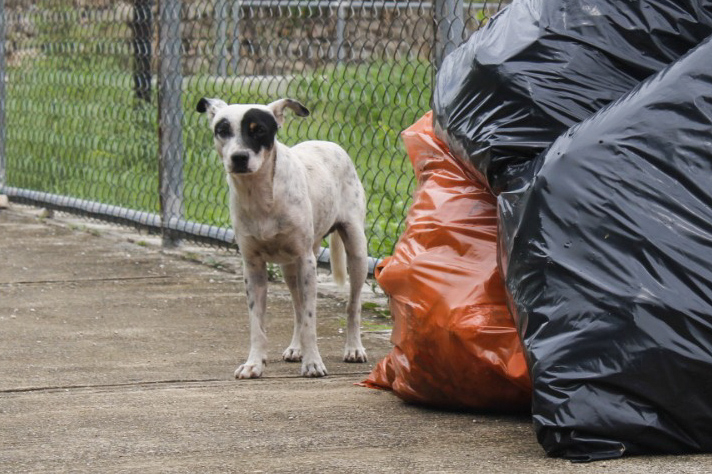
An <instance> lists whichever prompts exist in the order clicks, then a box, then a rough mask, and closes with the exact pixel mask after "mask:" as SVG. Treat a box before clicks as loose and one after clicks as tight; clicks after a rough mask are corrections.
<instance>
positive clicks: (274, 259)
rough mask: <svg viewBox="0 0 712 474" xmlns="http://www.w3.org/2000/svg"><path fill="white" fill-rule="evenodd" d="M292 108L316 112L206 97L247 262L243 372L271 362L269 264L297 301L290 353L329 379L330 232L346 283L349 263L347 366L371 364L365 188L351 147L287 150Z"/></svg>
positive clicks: (255, 372) (316, 144) (309, 145)
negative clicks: (320, 337) (319, 262)
mask: <svg viewBox="0 0 712 474" xmlns="http://www.w3.org/2000/svg"><path fill="white" fill-rule="evenodd" d="M285 109H290V110H292V111H293V112H294V113H295V114H296V115H298V116H300V117H305V116H307V115H309V111H308V110H307V109H306V107H304V106H303V105H302V104H300V103H299V102H297V101H295V100H292V99H280V100H277V101H275V102H272V103H271V104H268V105H259V104H232V105H228V104H226V103H225V102H223V101H222V100H220V99H206V98H203V99H200V101H199V102H198V105H197V111H198V112H201V113H207V116H208V118H209V120H210V127H211V130H212V131H213V136H214V143H215V148H216V149H217V152H218V154H219V155H220V157H221V158H222V162H223V166H224V168H225V171H226V173H227V182H228V185H229V188H230V216H231V218H232V223H233V227H234V229H235V235H236V240H237V244H238V246H239V248H240V252H241V254H242V258H243V261H244V267H245V275H246V277H245V287H246V291H247V302H248V310H249V318H250V353H249V355H248V357H247V361H246V362H245V363H244V364H242V365H240V366H239V367H238V368H237V370H236V371H235V377H236V378H239V379H243V378H256V377H260V376H262V373H263V371H264V366H265V363H266V360H267V335H266V332H265V308H266V304H267V268H266V264H267V263H268V262H269V263H277V264H279V265H280V266H281V268H282V273H283V275H284V279H285V281H286V283H287V286H288V287H289V291H290V293H291V296H292V302H293V305H294V333H293V336H292V342H291V343H290V344H289V347H287V349H286V350H285V351H284V353H283V354H282V358H283V359H284V360H286V361H292V362H297V361H301V362H302V368H301V374H302V375H303V376H305V377H323V376H325V375H327V370H326V367H325V366H324V363H323V361H322V359H321V355H320V354H319V349H318V348H317V336H316V334H317V331H316V283H317V279H316V258H317V252H318V251H319V249H320V242H321V241H322V239H323V238H324V237H326V236H327V235H329V236H330V245H329V249H330V257H331V268H332V273H333V275H334V279H335V280H336V282H337V283H338V284H339V285H340V286H342V285H344V284H345V281H346V275H347V265H348V277H349V280H350V281H349V283H350V294H349V301H348V305H347V325H346V348H345V351H344V360H345V361H346V362H366V350H365V349H364V347H363V345H362V344H361V331H360V324H361V290H362V287H363V284H364V282H365V280H366V276H367V273H368V254H367V250H366V236H365V233H364V221H365V213H366V200H365V192H364V189H363V186H362V184H361V182H360V180H359V178H358V174H357V173H356V169H355V167H354V165H353V163H352V161H351V159H350V157H349V155H348V154H347V153H346V151H345V150H344V149H343V148H341V147H340V146H339V145H337V144H335V143H332V142H326V141H307V142H303V143H299V144H298V145H295V146H293V147H291V148H290V147H288V146H285V145H283V144H282V143H280V142H279V141H277V140H276V138H275V136H276V134H277V131H278V129H279V128H280V127H281V126H282V124H283V122H284V112H285Z"/></svg>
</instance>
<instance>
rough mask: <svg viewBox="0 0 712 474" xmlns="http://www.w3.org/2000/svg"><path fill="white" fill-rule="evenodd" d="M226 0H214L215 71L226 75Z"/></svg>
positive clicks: (222, 75) (219, 74) (223, 75)
mask: <svg viewBox="0 0 712 474" xmlns="http://www.w3.org/2000/svg"><path fill="white" fill-rule="evenodd" d="M227 6H228V3H227V0H215V11H214V12H213V15H214V21H215V25H216V27H215V62H216V65H215V73H216V74H217V75H218V76H220V77H225V76H227V23H228V21H227V18H228V17H227V12H228V10H227Z"/></svg>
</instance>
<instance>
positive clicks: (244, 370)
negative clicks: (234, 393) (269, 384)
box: [235, 362, 264, 379]
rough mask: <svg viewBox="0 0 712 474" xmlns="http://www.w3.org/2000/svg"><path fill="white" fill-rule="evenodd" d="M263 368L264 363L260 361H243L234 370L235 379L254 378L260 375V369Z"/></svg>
mask: <svg viewBox="0 0 712 474" xmlns="http://www.w3.org/2000/svg"><path fill="white" fill-rule="evenodd" d="M263 369H264V364H262V363H256V364H253V363H249V362H245V363H244V364H242V365H241V366H240V367H238V368H237V370H236V371H235V378H236V379H256V378H259V377H262V371H263Z"/></svg>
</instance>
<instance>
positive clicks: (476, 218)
mask: <svg viewBox="0 0 712 474" xmlns="http://www.w3.org/2000/svg"><path fill="white" fill-rule="evenodd" d="M402 138H403V141H404V142H405V146H406V149H407V151H408V155H409V156H410V160H411V163H412V165H413V168H414V169H415V175H416V177H417V180H418V186H417V189H416V192H415V196H414V200H413V205H412V207H411V208H410V210H409V211H408V216H407V220H406V230H405V232H404V233H403V235H402V236H401V237H400V239H399V241H398V243H397V245H396V247H395V252H394V254H393V255H392V256H390V257H388V258H386V259H385V260H384V261H383V262H381V264H380V265H379V266H378V268H377V269H376V278H377V281H378V284H379V285H380V286H381V288H382V289H383V291H384V292H385V293H386V294H387V295H388V296H389V297H390V309H391V314H392V317H393V319H394V323H393V324H394V326H393V333H392V336H391V342H392V343H393V344H394V346H395V347H394V348H393V350H392V351H391V352H390V354H389V355H388V356H386V358H385V359H383V360H382V361H381V362H379V363H378V364H377V366H376V367H375V368H374V369H373V371H372V372H371V374H370V375H369V376H368V378H367V379H366V380H365V381H364V382H363V385H365V386H368V387H372V388H384V389H392V390H393V392H394V393H395V394H396V395H398V396H399V397H400V398H402V399H403V400H406V401H408V402H413V403H420V404H426V405H431V406H438V407H444V408H453V409H469V408H474V409H491V410H506V411H519V410H525V409H529V404H530V398H531V382H530V380H529V376H528V373H527V367H526V363H525V360H524V353H523V351H522V347H521V345H520V341H519V336H518V333H517V330H516V328H515V325H514V321H513V319H512V316H511V315H510V313H509V310H508V309H507V302H506V294H505V289H504V283H503V281H502V278H501V276H500V273H499V270H498V268H497V206H496V198H495V197H494V196H493V195H491V194H490V193H489V192H488V191H487V190H486V188H485V186H483V185H481V184H480V183H479V182H478V181H477V180H476V179H475V178H474V176H473V175H471V174H470V173H468V172H467V171H466V170H465V168H464V167H463V166H461V165H460V164H459V162H458V161H457V160H456V159H455V158H454V157H453V156H452V155H451V154H450V152H449V150H448V148H447V146H446V145H445V144H444V143H443V142H441V141H440V140H438V139H437V138H436V137H435V136H434V134H433V130H432V112H429V113H427V114H426V115H425V116H423V117H422V118H421V119H420V120H419V121H418V122H416V123H415V124H414V125H413V126H411V127H410V128H408V129H407V130H405V131H404V132H403V133H402Z"/></svg>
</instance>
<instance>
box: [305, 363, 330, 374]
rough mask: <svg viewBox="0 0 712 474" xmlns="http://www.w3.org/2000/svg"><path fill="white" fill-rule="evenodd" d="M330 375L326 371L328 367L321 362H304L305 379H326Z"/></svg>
mask: <svg viewBox="0 0 712 474" xmlns="http://www.w3.org/2000/svg"><path fill="white" fill-rule="evenodd" d="M326 375H329V374H328V372H327V371H326V366H325V365H324V363H323V362H322V361H321V359H320V360H318V361H314V362H308V363H307V362H304V363H302V376H303V377H324V376H326Z"/></svg>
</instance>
